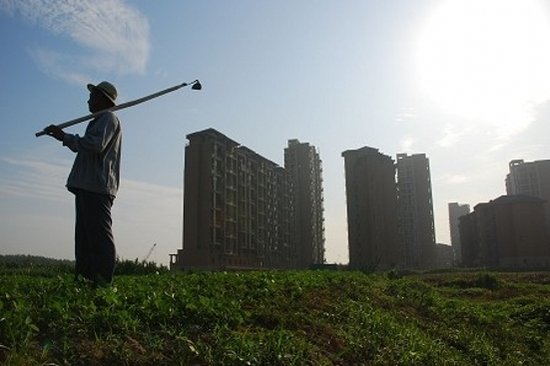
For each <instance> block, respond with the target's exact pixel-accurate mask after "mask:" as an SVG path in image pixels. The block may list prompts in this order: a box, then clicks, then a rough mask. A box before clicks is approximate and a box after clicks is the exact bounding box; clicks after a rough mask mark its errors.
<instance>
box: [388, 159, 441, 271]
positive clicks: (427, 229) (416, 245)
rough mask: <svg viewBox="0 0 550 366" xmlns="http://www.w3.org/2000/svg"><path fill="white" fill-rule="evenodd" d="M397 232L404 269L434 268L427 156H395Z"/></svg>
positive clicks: (434, 252)
mask: <svg viewBox="0 0 550 366" xmlns="http://www.w3.org/2000/svg"><path fill="white" fill-rule="evenodd" d="M396 166H397V204H398V215H399V216H398V217H399V232H400V235H401V241H402V244H403V250H404V253H403V255H404V265H405V266H406V267H407V268H414V269H428V268H433V267H435V265H436V262H437V253H436V244H435V229H434V214H433V200H432V184H431V178H430V161H429V159H428V158H427V157H426V154H413V155H407V154H397V163H396Z"/></svg>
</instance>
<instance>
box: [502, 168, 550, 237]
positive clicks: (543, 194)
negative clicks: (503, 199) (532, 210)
mask: <svg viewBox="0 0 550 366" xmlns="http://www.w3.org/2000/svg"><path fill="white" fill-rule="evenodd" d="M508 166H509V169H510V172H509V173H508V175H506V194H508V195H518V194H520V195H527V196H533V197H539V198H542V199H543V200H545V201H546V202H545V204H544V209H545V212H546V228H547V230H548V232H549V233H550V160H537V161H533V162H524V161H523V160H512V161H511V162H510V163H509V164H508Z"/></svg>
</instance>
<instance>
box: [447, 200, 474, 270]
mask: <svg viewBox="0 0 550 366" xmlns="http://www.w3.org/2000/svg"><path fill="white" fill-rule="evenodd" d="M469 213H470V205H467V204H464V205H461V204H459V203H457V202H450V203H449V229H450V231H451V245H452V247H453V254H454V263H456V264H461V263H462V245H461V243H460V229H459V222H460V221H459V219H460V217H462V216H465V215H468V214H469Z"/></svg>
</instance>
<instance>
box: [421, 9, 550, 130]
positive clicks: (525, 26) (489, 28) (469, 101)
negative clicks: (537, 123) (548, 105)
mask: <svg viewBox="0 0 550 366" xmlns="http://www.w3.org/2000/svg"><path fill="white" fill-rule="evenodd" d="M549 18H550V10H549V9H548V8H546V7H545V6H544V5H543V4H542V3H541V2H539V1H536V0H447V1H444V2H442V3H440V4H439V5H437V7H436V8H434V9H433V11H432V13H431V14H430V16H429V17H428V18H427V20H426V22H425V24H424V27H423V29H422V31H421V32H420V36H419V38H418V44H417V47H416V52H417V54H416V71H417V77H418V83H419V86H420V88H421V89H422V91H423V92H424V93H426V94H427V95H428V97H429V98H430V99H432V100H433V101H434V102H436V104H437V105H438V106H439V107H440V108H442V109H443V110H444V111H445V112H447V113H451V114H453V115H456V116H459V117H460V118H461V119H462V120H463V121H464V127H471V126H473V125H476V126H481V127H484V128H486V129H487V128H490V129H492V130H494V131H495V132H496V134H497V136H498V137H501V138H507V137H510V136H511V135H513V134H515V133H517V132H520V131H521V130H523V129H524V128H525V127H526V126H528V124H529V123H530V122H531V121H532V120H533V117H534V115H533V112H534V107H535V106H536V105H537V104H538V103H541V102H543V101H546V100H549V99H550V41H549V40H550V20H549Z"/></svg>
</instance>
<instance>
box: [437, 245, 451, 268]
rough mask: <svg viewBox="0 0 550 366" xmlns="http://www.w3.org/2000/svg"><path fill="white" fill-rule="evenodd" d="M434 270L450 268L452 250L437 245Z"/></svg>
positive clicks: (447, 246)
mask: <svg viewBox="0 0 550 366" xmlns="http://www.w3.org/2000/svg"><path fill="white" fill-rule="evenodd" d="M435 249H436V263H435V268H440V269H443V268H451V267H452V266H453V260H454V257H453V248H452V247H451V246H450V245H447V244H440V243H437V244H436V245H435Z"/></svg>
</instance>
